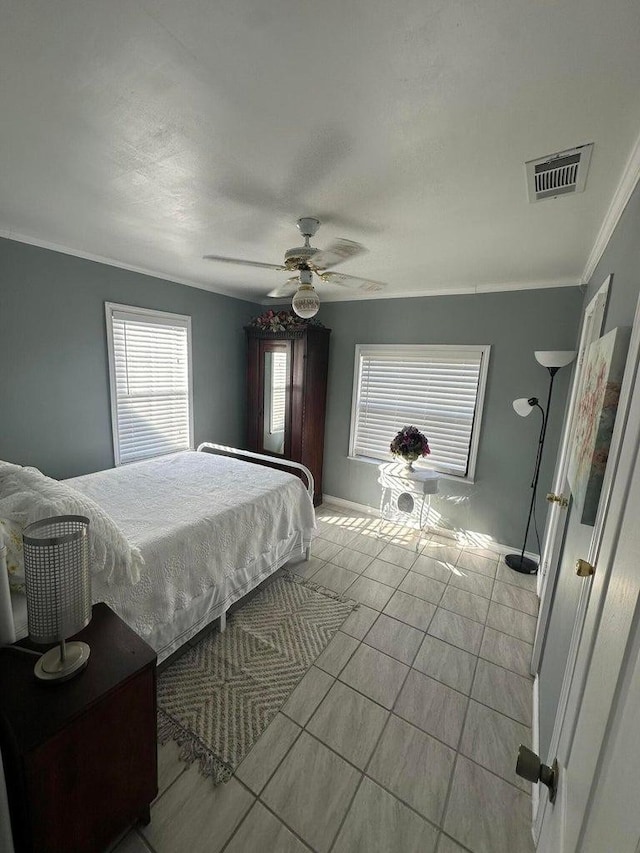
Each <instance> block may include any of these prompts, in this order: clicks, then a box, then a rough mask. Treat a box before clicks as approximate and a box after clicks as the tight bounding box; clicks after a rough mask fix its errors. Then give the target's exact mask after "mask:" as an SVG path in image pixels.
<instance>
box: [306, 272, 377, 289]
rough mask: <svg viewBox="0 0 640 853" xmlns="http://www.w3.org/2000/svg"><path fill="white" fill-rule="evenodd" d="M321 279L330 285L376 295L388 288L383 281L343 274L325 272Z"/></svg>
mask: <svg viewBox="0 0 640 853" xmlns="http://www.w3.org/2000/svg"><path fill="white" fill-rule="evenodd" d="M320 278H321V279H322V280H323V281H326V282H328V283H329V284H338V285H340V286H341V287H351V288H354V289H355V290H364V291H366V292H367V293H375V292H376V291H378V290H382V289H383V288H385V287H386V286H387V285H386V284H385V283H384V282H382V281H372V280H371V279H370V278H357V276H355V275H344V274H343V273H341V272H325V273H322V275H321V276H320Z"/></svg>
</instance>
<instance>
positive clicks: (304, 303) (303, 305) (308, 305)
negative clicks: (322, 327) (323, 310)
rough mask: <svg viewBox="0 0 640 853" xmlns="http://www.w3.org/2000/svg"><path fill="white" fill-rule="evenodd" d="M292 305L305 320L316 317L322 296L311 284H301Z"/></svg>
mask: <svg viewBox="0 0 640 853" xmlns="http://www.w3.org/2000/svg"><path fill="white" fill-rule="evenodd" d="M291 307H292V308H293V310H294V311H295V313H296V314H297V315H298V317H302V318H303V319H304V320H308V319H309V318H310V317H315V315H316V314H317V313H318V309H319V308H320V297H319V296H318V294H317V293H316V292H315V290H314V289H313V287H312V285H310V284H301V285H300V287H299V288H298V289H297V290H296V292H295V294H294V296H293V299H292V301H291Z"/></svg>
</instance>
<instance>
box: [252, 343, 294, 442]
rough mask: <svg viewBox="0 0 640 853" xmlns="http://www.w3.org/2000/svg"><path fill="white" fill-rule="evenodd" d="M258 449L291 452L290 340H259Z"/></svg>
mask: <svg viewBox="0 0 640 853" xmlns="http://www.w3.org/2000/svg"><path fill="white" fill-rule="evenodd" d="M258 355H259V358H258V360H259V366H258V377H259V378H258V413H257V414H258V423H257V439H258V440H257V448H256V449H257V451H258V452H259V453H266V454H268V455H270V456H284V457H289V456H290V454H291V428H290V425H291V341H268V340H262V341H260V345H259V349H258Z"/></svg>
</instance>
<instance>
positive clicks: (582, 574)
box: [576, 559, 596, 578]
mask: <svg viewBox="0 0 640 853" xmlns="http://www.w3.org/2000/svg"><path fill="white" fill-rule="evenodd" d="M595 570H596V567H595V566H592V565H591V563H588V562H587V561H586V560H582V559H580V560H577V561H576V574H577V575H578V577H579V578H589V577H591V575H592V574H593V573H594V572H595Z"/></svg>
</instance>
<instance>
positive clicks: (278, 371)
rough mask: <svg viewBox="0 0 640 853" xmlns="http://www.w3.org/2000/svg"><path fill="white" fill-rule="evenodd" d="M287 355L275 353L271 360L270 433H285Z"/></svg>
mask: <svg viewBox="0 0 640 853" xmlns="http://www.w3.org/2000/svg"><path fill="white" fill-rule="evenodd" d="M287 379H288V377H287V353H286V352H274V353H273V354H272V360H271V423H270V424H269V431H270V432H271V433H272V434H273V433H274V432H284V418H285V411H286V408H285V407H286V403H287Z"/></svg>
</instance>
